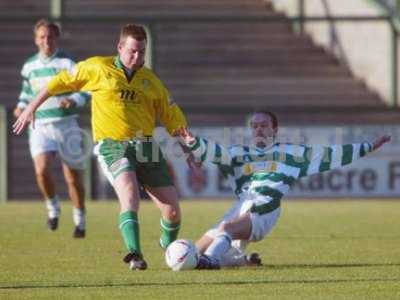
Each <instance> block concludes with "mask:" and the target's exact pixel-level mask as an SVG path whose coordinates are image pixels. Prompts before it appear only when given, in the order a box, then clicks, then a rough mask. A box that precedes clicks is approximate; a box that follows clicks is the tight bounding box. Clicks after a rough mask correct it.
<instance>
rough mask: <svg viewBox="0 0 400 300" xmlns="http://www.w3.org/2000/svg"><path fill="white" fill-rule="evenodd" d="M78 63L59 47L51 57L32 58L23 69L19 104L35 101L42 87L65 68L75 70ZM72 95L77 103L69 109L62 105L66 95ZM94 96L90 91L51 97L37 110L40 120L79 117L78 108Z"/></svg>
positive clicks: (41, 121) (43, 121)
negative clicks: (88, 92) (61, 106)
mask: <svg viewBox="0 0 400 300" xmlns="http://www.w3.org/2000/svg"><path fill="white" fill-rule="evenodd" d="M74 65H75V62H74V61H73V60H72V59H71V57H70V56H69V55H67V54H66V53H65V52H64V51H62V50H57V51H56V52H55V53H54V54H53V55H52V56H51V57H43V56H42V55H41V54H40V53H37V54H36V55H34V56H32V57H30V58H29V59H28V60H27V61H26V62H25V64H24V66H23V67H22V70H21V75H22V79H23V80H22V90H21V93H20V95H19V101H18V105H17V106H18V107H20V108H25V107H26V106H27V105H28V104H29V103H30V102H31V101H33V100H34V99H35V97H36V95H37V94H38V93H39V92H40V90H41V89H42V88H43V87H45V86H46V85H47V83H48V82H49V81H50V80H51V79H52V78H53V77H54V76H55V75H57V74H58V73H59V72H61V71H62V70H68V71H72V70H73V67H74ZM66 97H68V98H70V99H72V100H73V101H75V102H76V104H77V106H76V107H73V108H69V109H65V108H60V107H59V103H60V101H61V100H62V99H63V98H66ZM89 99H90V96H89V95H88V94H86V93H67V94H60V95H57V96H52V97H50V98H49V99H48V100H47V101H45V102H44V103H43V104H42V105H40V106H39V108H38V109H37V111H36V114H35V119H36V123H39V124H40V123H42V124H43V123H50V122H55V121H60V120H62V119H66V118H72V117H77V116H78V107H82V106H84V105H85V103H86V101H88V100H89Z"/></svg>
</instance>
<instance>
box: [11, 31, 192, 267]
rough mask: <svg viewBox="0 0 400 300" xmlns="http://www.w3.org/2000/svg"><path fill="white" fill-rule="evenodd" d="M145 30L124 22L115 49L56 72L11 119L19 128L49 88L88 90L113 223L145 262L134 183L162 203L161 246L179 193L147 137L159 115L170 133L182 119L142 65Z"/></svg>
mask: <svg viewBox="0 0 400 300" xmlns="http://www.w3.org/2000/svg"><path fill="white" fill-rule="evenodd" d="M146 40H147V37H146V32H145V30H144V28H143V27H142V26H139V25H136V24H127V25H125V26H123V27H122V29H121V33H120V40H119V43H118V54H119V55H118V56H115V57H112V56H110V57H92V58H89V59H87V60H85V61H82V62H80V63H78V64H77V66H76V68H75V69H74V70H73V71H72V72H62V73H60V74H59V75H58V76H56V77H55V78H54V79H53V80H52V81H51V82H50V83H49V84H48V85H47V87H46V88H44V89H43V90H42V91H41V92H40V93H39V95H38V96H37V98H36V99H35V101H34V102H32V103H31V104H30V105H29V106H28V107H27V108H26V109H25V111H24V112H23V114H22V115H21V116H20V117H19V118H18V120H17V121H16V122H15V124H14V132H15V133H16V134H19V133H20V132H22V130H23V129H24V128H25V127H26V125H27V124H28V123H29V122H32V123H33V124H34V119H35V116H34V112H35V110H36V109H37V107H38V106H39V105H40V104H41V103H43V102H44V101H45V100H46V99H47V98H48V97H49V96H51V95H53V94H56V93H62V92H66V91H88V92H91V94H92V130H93V136H94V140H95V142H96V146H95V153H96V154H97V156H98V161H99V163H100V165H101V167H102V169H103V171H104V173H105V175H106V176H107V178H108V179H109V181H110V182H111V184H112V185H113V187H114V189H115V192H116V194H117V196H118V199H119V203H120V215H119V228H120V230H121V234H122V237H123V239H124V242H125V245H126V247H127V249H128V251H129V253H128V254H127V255H126V256H125V258H124V262H126V263H129V266H130V268H131V269H139V270H144V269H146V268H147V263H146V261H145V260H144V258H143V254H142V251H141V247H140V238H139V220H138V216H137V212H138V210H139V188H138V182H140V183H141V184H143V186H144V187H145V189H146V191H147V192H148V194H149V195H150V197H151V199H152V200H153V201H154V202H155V204H156V205H157V206H158V208H159V209H160V210H161V214H162V218H161V221H160V222H161V231H162V233H161V238H160V241H159V243H160V246H161V247H162V248H166V247H167V246H168V245H169V244H170V243H171V242H172V241H174V240H175V239H176V238H177V235H178V231H179V228H180V220H181V214H180V208H179V203H178V194H177V190H176V188H175V186H174V185H173V181H172V179H171V176H170V175H169V173H168V169H167V164H166V161H165V159H164V158H163V156H162V153H161V152H160V151H159V149H156V151H154V147H156V146H157V145H156V144H155V143H154V142H153V141H152V139H151V137H152V134H153V130H154V128H155V125H156V121H157V120H159V121H160V122H161V124H162V125H163V126H164V127H165V128H166V129H167V131H168V132H169V133H170V134H172V135H173V134H174V132H175V130H176V129H178V128H181V127H186V125H187V124H186V120H185V117H184V115H183V113H182V111H181V110H180V109H179V107H178V106H177V105H176V104H175V103H174V102H173V101H172V99H171V97H170V95H169V92H168V90H167V89H166V88H165V86H164V85H163V83H162V82H161V81H160V79H159V78H158V77H157V76H156V75H155V74H154V73H153V72H152V71H151V70H150V69H148V68H146V67H145V66H144V57H145V50H146Z"/></svg>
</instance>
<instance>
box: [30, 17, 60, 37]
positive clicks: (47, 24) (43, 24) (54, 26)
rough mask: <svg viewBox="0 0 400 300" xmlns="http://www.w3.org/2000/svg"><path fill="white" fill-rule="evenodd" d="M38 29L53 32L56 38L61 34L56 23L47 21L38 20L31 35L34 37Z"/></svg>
mask: <svg viewBox="0 0 400 300" xmlns="http://www.w3.org/2000/svg"><path fill="white" fill-rule="evenodd" d="M40 27H47V28H49V29H50V30H51V31H53V33H54V34H55V36H56V37H59V36H60V34H61V30H60V27H59V26H58V25H57V24H56V23H54V22H51V21H49V20H48V19H40V20H39V21H37V22H36V24H35V26H33V33H34V34H35V35H36V32H37V31H38V30H39V28H40Z"/></svg>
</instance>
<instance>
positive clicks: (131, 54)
mask: <svg viewBox="0 0 400 300" xmlns="http://www.w3.org/2000/svg"><path fill="white" fill-rule="evenodd" d="M145 52H146V41H145V40H143V41H138V40H136V39H134V38H132V37H127V38H126V39H125V41H121V42H120V43H119V44H118V53H119V57H120V59H121V62H122V64H123V65H124V66H125V67H126V68H128V69H133V70H135V69H139V68H140V67H142V66H143V64H144V55H145Z"/></svg>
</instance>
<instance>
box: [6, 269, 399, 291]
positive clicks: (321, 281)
mask: <svg viewBox="0 0 400 300" xmlns="http://www.w3.org/2000/svg"><path fill="white" fill-rule="evenodd" d="M397 265H398V264H397ZM302 266H304V267H306V268H317V267H321V268H322V267H328V268H329V267H338V266H339V267H343V266H346V267H349V266H356V267H365V266H367V267H370V266H381V265H365V264H364V265H361V264H360V265H354V264H353V265H323V266H321V265H319V266H317V265H315V266H313V265H287V266H284V265H279V266H273V267H274V268H281V267H289V268H291V267H302ZM384 266H387V265H384ZM269 267H271V266H269ZM265 268H268V267H265ZM265 268H259V269H265ZM201 272H210V271H201ZM211 272H214V271H211ZM365 282H370V283H379V282H381V283H382V282H400V278H368V279H366V278H343V279H312V280H239V281H238V280H232V281H229V280H227V281H221V280H218V281H209V282H207V281H188V282H187V281H186V282H139V283H138V282H136V283H118V282H115V283H94V284H77V283H60V284H54V285H49V284H47V285H40V284H38V285H32V284H31V285H29V284H27V285H15V286H0V291H1V290H23V289H50V288H56V289H58V288H110V287H111V288H113V287H174V286H189V285H193V286H195V285H203V286H213V285H257V284H260V285H266V284H335V283H365Z"/></svg>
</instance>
